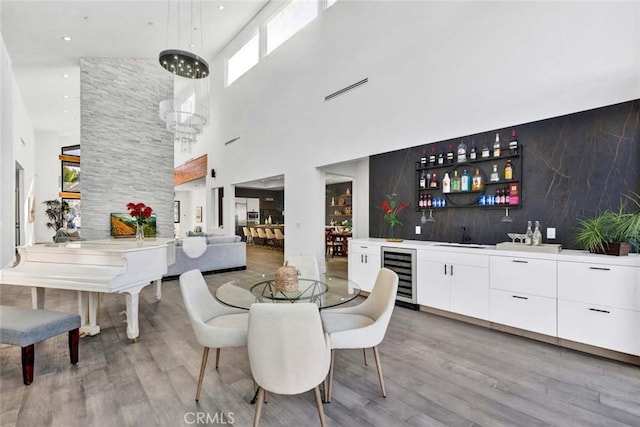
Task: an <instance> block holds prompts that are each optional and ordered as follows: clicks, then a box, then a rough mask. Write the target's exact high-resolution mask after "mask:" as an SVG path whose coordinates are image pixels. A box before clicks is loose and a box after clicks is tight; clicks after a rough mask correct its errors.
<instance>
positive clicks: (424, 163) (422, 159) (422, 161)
mask: <svg viewBox="0 0 640 427" xmlns="http://www.w3.org/2000/svg"><path fill="white" fill-rule="evenodd" d="M426 166H427V149H426V148H423V149H422V157H420V167H421V168H424V167H426Z"/></svg>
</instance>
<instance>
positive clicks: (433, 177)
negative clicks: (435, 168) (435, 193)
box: [429, 172, 438, 188]
mask: <svg viewBox="0 0 640 427" xmlns="http://www.w3.org/2000/svg"><path fill="white" fill-rule="evenodd" d="M429 187H430V188H438V177H437V176H436V173H435V172H433V173H432V174H431V182H430V183H429Z"/></svg>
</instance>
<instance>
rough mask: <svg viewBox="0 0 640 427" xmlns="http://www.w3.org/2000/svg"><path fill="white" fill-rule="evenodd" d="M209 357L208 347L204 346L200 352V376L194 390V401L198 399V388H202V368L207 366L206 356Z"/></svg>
mask: <svg viewBox="0 0 640 427" xmlns="http://www.w3.org/2000/svg"><path fill="white" fill-rule="evenodd" d="M208 357H209V347H205V348H204V352H203V353H202V364H201V365H200V378H198V391H196V402H197V401H199V400H200V390H202V380H203V379H204V368H206V367H207V358H208Z"/></svg>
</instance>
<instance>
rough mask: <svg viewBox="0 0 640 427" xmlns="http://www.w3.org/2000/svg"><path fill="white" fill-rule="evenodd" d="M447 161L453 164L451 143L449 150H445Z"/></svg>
mask: <svg viewBox="0 0 640 427" xmlns="http://www.w3.org/2000/svg"><path fill="white" fill-rule="evenodd" d="M447 163H449V164H453V144H449V151H447Z"/></svg>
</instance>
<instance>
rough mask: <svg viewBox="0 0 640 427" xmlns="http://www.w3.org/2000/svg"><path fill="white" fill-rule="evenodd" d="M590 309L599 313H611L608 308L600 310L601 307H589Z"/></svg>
mask: <svg viewBox="0 0 640 427" xmlns="http://www.w3.org/2000/svg"><path fill="white" fill-rule="evenodd" d="M589 311H597V312H598V313H606V314H609V313H611V312H610V311H607V310H600V309H598V308H590V309H589Z"/></svg>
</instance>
